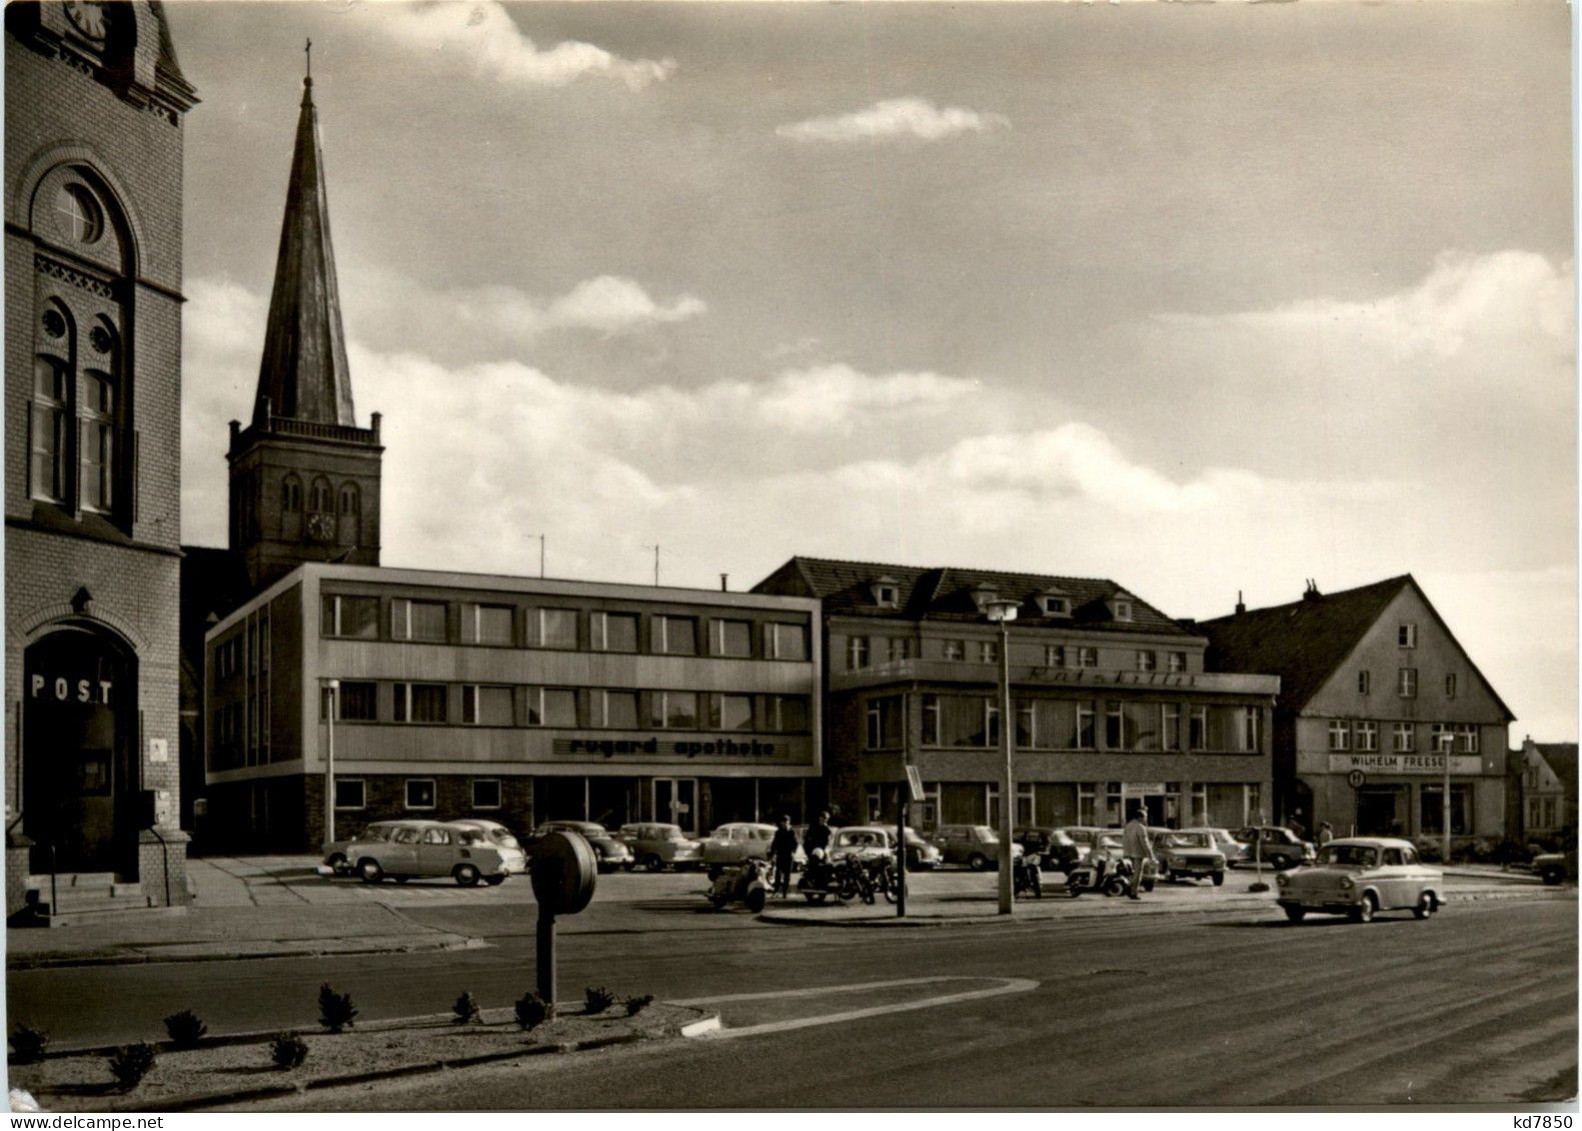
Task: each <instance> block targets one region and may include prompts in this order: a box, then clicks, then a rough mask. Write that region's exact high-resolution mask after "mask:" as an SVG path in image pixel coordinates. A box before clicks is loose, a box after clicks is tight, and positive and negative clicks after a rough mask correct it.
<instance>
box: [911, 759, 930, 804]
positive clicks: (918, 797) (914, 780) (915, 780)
mask: <svg viewBox="0 0 1582 1131" xmlns="http://www.w3.org/2000/svg"><path fill="white" fill-rule="evenodd" d="M906 785H907V788H908V789H909V790H911V793H912V800H913V801H922V800H924V799H925V798H926V797H927V794H925V793H924V792H923V775H922V774H921V773H919V772H918V769H917V767H916V766H913V765H908V766H907V767H906Z"/></svg>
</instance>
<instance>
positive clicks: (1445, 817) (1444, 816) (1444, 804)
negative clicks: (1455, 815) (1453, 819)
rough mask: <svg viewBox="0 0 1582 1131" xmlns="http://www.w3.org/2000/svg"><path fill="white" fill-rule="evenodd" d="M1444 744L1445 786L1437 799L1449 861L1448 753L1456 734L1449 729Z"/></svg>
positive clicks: (1453, 744) (1448, 859)
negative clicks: (1441, 794)
mask: <svg viewBox="0 0 1582 1131" xmlns="http://www.w3.org/2000/svg"><path fill="white" fill-rule="evenodd" d="M1444 746H1445V786H1444V790H1445V792H1444V794H1443V796H1441V797H1440V799H1439V819H1440V820H1441V821H1443V822H1444V825H1443V827H1442V828H1441V829H1440V831H1441V832H1442V833H1443V834H1444V837H1445V854H1444V857H1443V860H1444V862H1445V863H1446V864H1449V863H1450V753H1451V751H1453V750H1455V748H1456V735H1455V732H1454V731H1450V732H1448V733H1446V734H1445V736H1444Z"/></svg>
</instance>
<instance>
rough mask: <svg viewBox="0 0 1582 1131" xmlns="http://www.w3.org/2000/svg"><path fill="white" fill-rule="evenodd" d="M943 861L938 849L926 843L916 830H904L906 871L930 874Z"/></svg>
mask: <svg viewBox="0 0 1582 1131" xmlns="http://www.w3.org/2000/svg"><path fill="white" fill-rule="evenodd" d="M943 861H944V857H943V856H942V855H941V854H940V851H939V847H938V846H937V845H933V844H930V843H928V841H926V840H924V839H923V837H922V836H921V835H920V834H919V833H918V831H917V830H916V829H913V828H908V829H907V830H906V870H907V871H908V872H931V871H933V870H934V869H935V868H937V867H939V865H940V864H941V863H942V862H943Z"/></svg>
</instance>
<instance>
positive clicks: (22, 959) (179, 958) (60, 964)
mask: <svg viewBox="0 0 1582 1131" xmlns="http://www.w3.org/2000/svg"><path fill="white" fill-rule="evenodd" d="M322 941H323V942H324V943H332V942H336V941H342V940H333V939H325V940H322ZM354 942H355V940H352V941H344V942H343V945H341V946H323V945H309V944H308V943H306V942H304V944H303V945H301V946H297V947H293V948H291V949H288V950H235V949H229V950H224V951H216V952H215V953H213V954H197V953H186V954H160V953H158V952H157V951H155V952H153V953H148V952H144V951H136V950H134V951H122V952H119V953H109V954H40V955H15V956H10V957H7V959H6V970H7V971H8V972H11V971H17V972H21V971H27V970H53V969H65V968H69V967H74V966H145V965H155V964H160V963H173V962H248V961H257V960H259V959H266V958H325V957H329V956H344V955H358V954H416V953H423V952H431V951H446V950H484V949H487V948H488V947H490V946H491V945H492V944H491V943H489V942H488V941H487V940H485V939H479V938H471V937H466V936H458V935H446V936H445V937H443V938H442V939H439V940H436V941H432V942H430V941H426V940H424V939H422V938H421V937H416V938H413V939H410V940H408V941H405V942H402V943H400V944H392V945H390V946H372V947H371V946H367V945H365V944H356V945H354ZM149 945H151V946H154V945H189V944H180V943H178V944H149ZM216 945H225V946H230V945H232V944H216Z"/></svg>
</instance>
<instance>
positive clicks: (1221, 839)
mask: <svg viewBox="0 0 1582 1131" xmlns="http://www.w3.org/2000/svg"><path fill="white" fill-rule="evenodd" d="M1209 832H1210V833H1212V834H1213V836H1214V844H1215V846H1216V847H1217V848H1218V849H1219V850H1220V851H1221V852H1223V853H1224V854H1225V864H1226V866H1227V867H1230V868H1234V867H1235V866H1236V865H1238V864H1249V863H1251V862H1252V857H1251V856H1249V855H1248V854H1247V846H1246V845H1245V844H1243V843H1242V842H1241V841H1239V840H1237V839H1236V837H1235V836H1234V835H1233V834H1232V833H1231V831H1230V830H1229V829H1210V830H1209Z"/></svg>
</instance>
